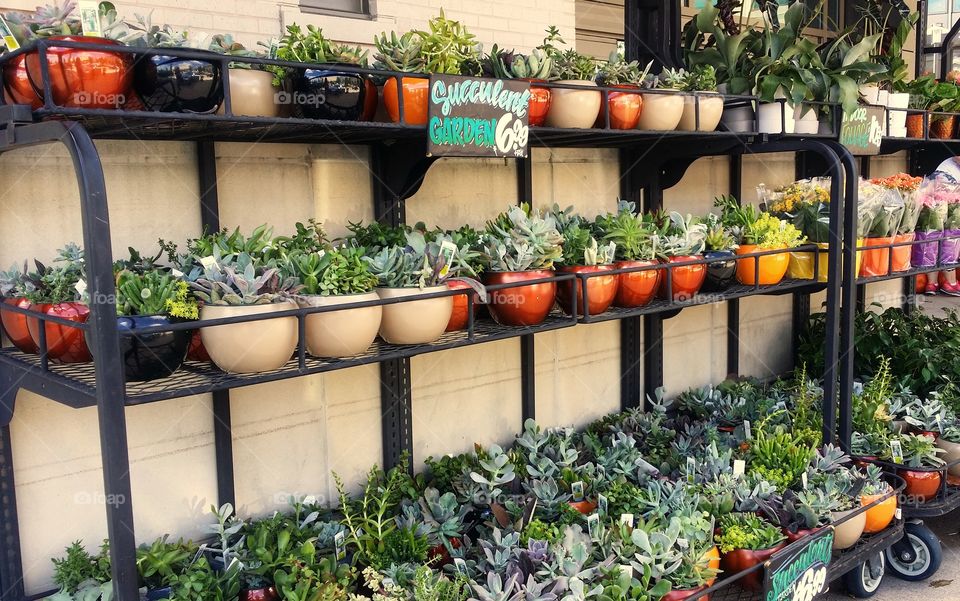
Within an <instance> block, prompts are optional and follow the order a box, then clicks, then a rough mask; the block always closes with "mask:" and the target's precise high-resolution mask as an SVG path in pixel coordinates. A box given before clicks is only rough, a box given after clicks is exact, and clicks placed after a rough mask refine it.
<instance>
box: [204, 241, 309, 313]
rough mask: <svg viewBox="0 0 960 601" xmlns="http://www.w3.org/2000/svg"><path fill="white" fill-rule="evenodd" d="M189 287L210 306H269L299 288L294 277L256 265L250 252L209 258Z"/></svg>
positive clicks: (271, 268)
mask: <svg viewBox="0 0 960 601" xmlns="http://www.w3.org/2000/svg"><path fill="white" fill-rule="evenodd" d="M190 287H191V288H192V289H193V291H194V292H193V293H194V295H195V296H196V297H197V298H198V299H200V300H202V301H203V302H205V303H207V304H211V305H267V304H270V303H273V302H276V301H278V300H283V299H284V298H285V297H286V296H287V295H289V294H293V293H295V292H296V291H297V288H296V279H295V278H286V279H282V278H281V276H280V273H279V270H278V269H276V268H274V267H270V268H264V267H257V266H255V263H254V260H253V258H252V257H251V256H250V255H249V254H247V253H240V254H239V255H238V256H237V258H236V261H233V260H231V259H229V258H222V257H220V258H215V259H213V260H210V261H207V265H205V266H204V269H203V272H202V275H201V276H200V277H198V278H197V279H196V281H192V282H190Z"/></svg>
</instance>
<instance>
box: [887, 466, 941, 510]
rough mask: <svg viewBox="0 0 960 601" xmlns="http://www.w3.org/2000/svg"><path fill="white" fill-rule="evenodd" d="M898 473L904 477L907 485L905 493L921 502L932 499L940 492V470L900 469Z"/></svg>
mask: <svg viewBox="0 0 960 601" xmlns="http://www.w3.org/2000/svg"><path fill="white" fill-rule="evenodd" d="M897 475H898V476H900V477H901V478H903V480H904V481H905V482H906V483H907V487H906V488H904V489H903V494H905V495H907V496H908V497H914V498H916V499H917V500H918V501H920V502H921V503H924V502H926V501H928V500H929V499H932V498H933V497H935V496H937V493H938V492H940V483H941V480H942V478H941V476H940V472H921V471H917V470H906V469H903V470H898V471H897Z"/></svg>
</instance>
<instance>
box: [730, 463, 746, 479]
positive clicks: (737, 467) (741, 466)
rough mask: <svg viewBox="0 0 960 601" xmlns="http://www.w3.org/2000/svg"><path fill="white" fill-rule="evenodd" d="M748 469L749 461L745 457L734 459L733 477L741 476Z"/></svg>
mask: <svg viewBox="0 0 960 601" xmlns="http://www.w3.org/2000/svg"><path fill="white" fill-rule="evenodd" d="M746 471H747V462H746V461H744V460H743V459H734V460H733V477H734V478H739V477H740V476H742V475H743V474H744V472H746Z"/></svg>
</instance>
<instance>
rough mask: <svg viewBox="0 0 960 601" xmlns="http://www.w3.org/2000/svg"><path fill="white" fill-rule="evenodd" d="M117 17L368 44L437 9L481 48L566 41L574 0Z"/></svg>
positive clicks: (223, 9)
mask: <svg viewBox="0 0 960 601" xmlns="http://www.w3.org/2000/svg"><path fill="white" fill-rule="evenodd" d="M115 4H116V5H117V8H118V10H119V11H120V13H121V17H123V18H130V19H132V18H133V16H134V14H144V15H145V14H147V13H150V12H151V11H152V19H153V23H154V24H163V23H169V24H170V25H172V26H174V27H175V28H178V29H188V30H190V31H191V32H194V33H208V34H214V33H232V34H234V36H235V37H237V39H238V40H240V41H241V42H243V43H244V44H245V45H247V47H252V46H255V45H256V43H257V41H259V40H267V39H269V38H271V37H274V36H278V35H279V34H280V32H281V31H282V27H283V25H288V24H290V23H294V22H296V23H300V24H301V25H307V24H314V25H317V26H319V27H322V28H323V30H324V33H325V34H326V35H327V36H328V37H330V38H332V39H334V40H336V41H339V42H350V43H360V44H372V42H373V38H374V36H376V35H378V34H379V33H380V32H382V31H387V32H389V31H391V30H393V31H398V32H403V31H407V30H409V29H414V28H424V27H426V24H427V21H428V20H429V19H430V18H431V17H433V16H435V15H437V14H439V12H440V8H441V7H443V9H444V12H445V13H446V15H447V16H448V17H450V18H453V19H457V20H459V21H462V22H463V23H464V25H466V26H467V27H468V28H469V29H470V30H471V31H472V32H473V33H474V34H476V35H477V37H478V39H479V40H480V41H481V42H483V44H484V48H486V49H489V47H490V45H491V44H492V43H493V42H494V41H496V42H497V43H498V45H500V46H501V47H507V48H516V49H517V50H529V49H530V48H533V47H535V46H537V45H538V44H540V42H541V41H542V40H543V35H544V33H543V32H544V29H546V27H547V26H548V25H556V26H557V27H559V28H560V31H561V32H562V33H563V35H564V39H566V40H567V42H569V43H571V44H572V43H573V42H574V39H575V35H576V34H575V31H574V28H575V19H574V12H575V1H574V0H485V1H482V2H481V1H479V0H377V2H376V5H377V15H376V17H375V18H374V19H372V20H370V19H353V18H346V17H332V16H328V15H317V14H309V13H304V12H302V11H301V10H300V8H299V4H298V3H296V2H276V1H275V0H274V1H270V0H215V1H210V0H127V1H121V2H115ZM36 5H37V0H4V1H3V5H2V6H3V8H5V9H20V10H32V9H33V7H34V6H36Z"/></svg>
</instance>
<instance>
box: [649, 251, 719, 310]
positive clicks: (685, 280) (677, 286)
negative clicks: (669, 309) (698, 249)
mask: <svg viewBox="0 0 960 601" xmlns="http://www.w3.org/2000/svg"><path fill="white" fill-rule="evenodd" d="M700 258H702V257H700V255H681V256H679V257H670V263H682V262H684V261H695V260H697V259H700ZM669 269H670V274H671V278H672V280H673V282H672V284H671V285H672V288H673V300H675V301H682V300H689V299H691V298H693V297H694V295H696V294H697V292H698V291H699V290H700V286H702V285H703V280H704V279H706V277H707V266H706V265H704V264H703V263H699V264H697V265H681V266H680V267H670V268H669ZM657 296H659V297H660V298H667V276H666V275H664V276H663V277H662V278H660V289H659V290H658V291H657Z"/></svg>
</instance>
